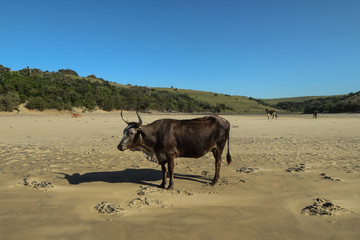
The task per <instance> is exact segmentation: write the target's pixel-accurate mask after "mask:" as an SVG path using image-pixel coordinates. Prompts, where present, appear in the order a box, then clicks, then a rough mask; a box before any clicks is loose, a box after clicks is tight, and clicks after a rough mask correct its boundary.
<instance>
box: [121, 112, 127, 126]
mask: <svg viewBox="0 0 360 240" xmlns="http://www.w3.org/2000/svg"><path fill="white" fill-rule="evenodd" d="M120 115H121V118H122V120H124V122H125V123H126V124H127V125H129V122H128V121H127V120H126V119H125V118H124V116H123V114H122V110H121V112H120Z"/></svg>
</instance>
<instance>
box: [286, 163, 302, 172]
mask: <svg viewBox="0 0 360 240" xmlns="http://www.w3.org/2000/svg"><path fill="white" fill-rule="evenodd" d="M286 171H287V172H305V163H299V164H297V165H295V167H290V168H288V169H286Z"/></svg>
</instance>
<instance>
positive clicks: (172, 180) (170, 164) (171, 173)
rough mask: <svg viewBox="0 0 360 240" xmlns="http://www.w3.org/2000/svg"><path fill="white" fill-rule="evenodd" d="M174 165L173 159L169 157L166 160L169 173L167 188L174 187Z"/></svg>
mask: <svg viewBox="0 0 360 240" xmlns="http://www.w3.org/2000/svg"><path fill="white" fill-rule="evenodd" d="M174 166H175V159H174V157H171V158H170V159H169V161H168V170H169V175H170V183H169V186H168V188H167V189H174Z"/></svg>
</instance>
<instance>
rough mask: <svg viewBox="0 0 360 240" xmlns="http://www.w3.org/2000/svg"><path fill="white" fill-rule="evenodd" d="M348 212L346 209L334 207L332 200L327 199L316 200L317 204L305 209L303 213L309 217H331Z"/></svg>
mask: <svg viewBox="0 0 360 240" xmlns="http://www.w3.org/2000/svg"><path fill="white" fill-rule="evenodd" d="M343 212H347V210H346V209H344V208H342V207H340V206H336V205H334V204H333V203H332V202H331V201H330V200H328V199H326V198H316V199H315V202H314V203H313V204H312V205H310V206H307V207H305V208H303V209H302V210H301V213H302V214H304V215H308V216H325V215H328V216H331V215H335V213H343Z"/></svg>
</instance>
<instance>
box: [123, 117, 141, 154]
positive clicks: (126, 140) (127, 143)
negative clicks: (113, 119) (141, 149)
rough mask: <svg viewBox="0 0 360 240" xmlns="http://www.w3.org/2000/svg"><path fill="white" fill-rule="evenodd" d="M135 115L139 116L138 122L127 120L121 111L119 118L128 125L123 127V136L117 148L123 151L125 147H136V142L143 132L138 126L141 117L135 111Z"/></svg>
mask: <svg viewBox="0 0 360 240" xmlns="http://www.w3.org/2000/svg"><path fill="white" fill-rule="evenodd" d="M136 115H137V116H138V118H139V122H128V121H127V120H126V119H125V118H124V116H123V114H122V111H121V118H122V119H123V120H124V122H125V123H126V124H127V125H128V126H127V127H126V128H125V129H124V136H123V138H122V139H121V142H120V143H119V145H118V149H119V150H120V151H125V150H126V149H130V150H131V149H133V148H136V146H137V143H138V142H139V140H140V137H141V135H142V134H143V132H142V131H141V129H140V128H139V127H140V126H141V124H142V120H141V117H140V115H139V113H138V112H136Z"/></svg>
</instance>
